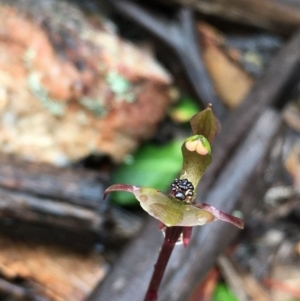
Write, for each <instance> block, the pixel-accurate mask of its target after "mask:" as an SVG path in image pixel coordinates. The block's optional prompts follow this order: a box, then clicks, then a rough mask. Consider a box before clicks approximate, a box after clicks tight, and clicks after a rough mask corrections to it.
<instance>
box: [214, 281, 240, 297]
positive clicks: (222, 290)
mask: <svg viewBox="0 0 300 301" xmlns="http://www.w3.org/2000/svg"><path fill="white" fill-rule="evenodd" d="M213 301H238V299H237V297H236V296H235V295H234V294H233V293H232V292H231V290H230V289H229V288H228V287H227V286H226V285H225V284H224V283H219V284H218V285H217V287H216V288H215V291H214V294H213Z"/></svg>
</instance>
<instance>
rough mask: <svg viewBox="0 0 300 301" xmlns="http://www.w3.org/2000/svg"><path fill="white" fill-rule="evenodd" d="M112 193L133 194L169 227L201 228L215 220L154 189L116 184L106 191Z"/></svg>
mask: <svg viewBox="0 0 300 301" xmlns="http://www.w3.org/2000/svg"><path fill="white" fill-rule="evenodd" d="M112 191H126V192H131V193H133V194H134V195H135V197H136V198H137V200H138V201H139V202H140V204H141V206H142V208H143V209H144V210H145V211H146V212H148V213H149V214H150V215H151V216H153V217H155V218H156V219H158V220H160V221H161V222H162V223H164V224H165V225H166V226H168V227H171V226H183V227H188V226H201V225H204V224H206V223H208V222H211V221H213V220H214V219H215V217H214V215H213V214H212V213H210V212H208V211H206V210H203V209H201V208H198V207H196V206H194V205H191V204H187V203H185V202H182V201H179V200H177V199H175V198H174V197H173V196H170V195H166V194H164V193H162V192H161V191H159V190H156V189H154V188H149V187H139V186H133V185H125V184H115V185H112V186H110V187H108V188H107V189H106V191H105V195H106V194H108V193H109V192H112Z"/></svg>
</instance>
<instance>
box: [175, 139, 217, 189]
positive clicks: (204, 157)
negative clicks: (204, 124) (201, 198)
mask: <svg viewBox="0 0 300 301" xmlns="http://www.w3.org/2000/svg"><path fill="white" fill-rule="evenodd" d="M181 151H182V155H183V165H182V170H181V174H180V178H181V179H188V180H189V181H190V182H191V183H192V184H193V185H194V187H195V188H196V186H197V185H198V182H199V181H200V179H201V177H202V175H203V173H204V172H205V170H206V168H207V167H208V166H209V164H210V163H211V161H212V156H211V147H210V144H209V142H208V140H207V139H206V138H205V137H204V136H202V135H195V136H192V137H189V138H188V139H186V140H185V142H184V143H183V145H182V148H181ZM195 191H196V190H195Z"/></svg>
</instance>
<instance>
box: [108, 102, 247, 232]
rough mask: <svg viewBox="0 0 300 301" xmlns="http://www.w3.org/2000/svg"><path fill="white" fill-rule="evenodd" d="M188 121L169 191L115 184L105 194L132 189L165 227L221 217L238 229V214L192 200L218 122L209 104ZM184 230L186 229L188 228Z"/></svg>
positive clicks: (216, 130)
mask: <svg viewBox="0 0 300 301" xmlns="http://www.w3.org/2000/svg"><path fill="white" fill-rule="evenodd" d="M190 123H191V127H192V132H193V135H192V136H191V137H189V138H187V139H186V140H185V141H184V143H183V145H182V148H181V151H182V156H183V164H182V170H181V173H180V176H179V178H178V179H175V180H174V182H173V183H172V185H171V191H170V193H169V194H165V193H163V192H161V191H159V190H157V189H155V188H151V187H140V186H134V185H126V184H115V185H112V186H110V187H109V188H107V189H106V191H105V195H107V194H108V193H109V192H112V191H125V192H130V193H133V194H134V196H135V197H136V199H137V200H138V201H139V202H140V205H141V207H142V208H143V209H144V210H145V211H146V212H148V214H150V215H151V216H153V217H155V218H156V219H158V220H159V221H160V222H161V223H162V224H163V225H165V226H167V227H172V226H181V227H192V226H197V225H200V226H201V225H204V224H206V223H209V222H212V221H214V220H222V221H225V222H228V223H231V224H233V225H235V226H236V227H238V228H241V229H242V228H243V226H244V224H243V221H242V220H240V219H239V218H237V217H234V216H232V215H229V214H226V213H225V212H222V211H220V210H218V209H216V208H214V207H213V206H210V205H208V204H203V203H196V202H195V200H196V190H195V188H196V186H197V185H198V183H199V181H200V179H201V177H202V176H203V174H204V172H205V170H206V168H207V167H208V166H209V165H210V163H211V161H212V149H211V144H212V142H213V140H214V137H215V136H216V134H217V132H218V131H219V123H218V120H217V118H216V117H215V115H214V114H213V112H212V108H211V106H208V107H207V108H206V109H205V110H203V111H201V112H199V113H197V114H196V115H195V116H193V117H192V119H191V121H190ZM186 230H187V231H186V233H188V232H191V231H190V230H188V229H186ZM184 233H185V231H184V230H183V234H184Z"/></svg>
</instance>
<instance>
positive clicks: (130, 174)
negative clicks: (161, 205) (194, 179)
mask: <svg viewBox="0 0 300 301" xmlns="http://www.w3.org/2000/svg"><path fill="white" fill-rule="evenodd" d="M181 145H182V141H180V140H174V141H172V142H170V143H168V144H166V145H163V146H162V145H154V144H146V145H144V146H142V147H141V148H140V149H139V150H138V151H137V152H136V154H134V156H133V157H132V160H128V162H127V163H124V164H122V165H121V166H120V167H119V168H118V169H117V170H116V171H115V172H114V174H113V177H112V182H113V183H126V184H131V185H137V186H147V187H153V188H156V189H158V190H161V191H169V185H170V184H171V183H172V182H173V180H174V178H176V176H178V174H179V173H180V169H181V166H182V155H181V151H180V147H181ZM112 200H113V201H114V202H115V203H117V204H119V205H135V204H137V201H136V200H135V198H134V197H133V196H132V195H130V194H127V193H121V192H117V193H114V194H113V196H112Z"/></svg>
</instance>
